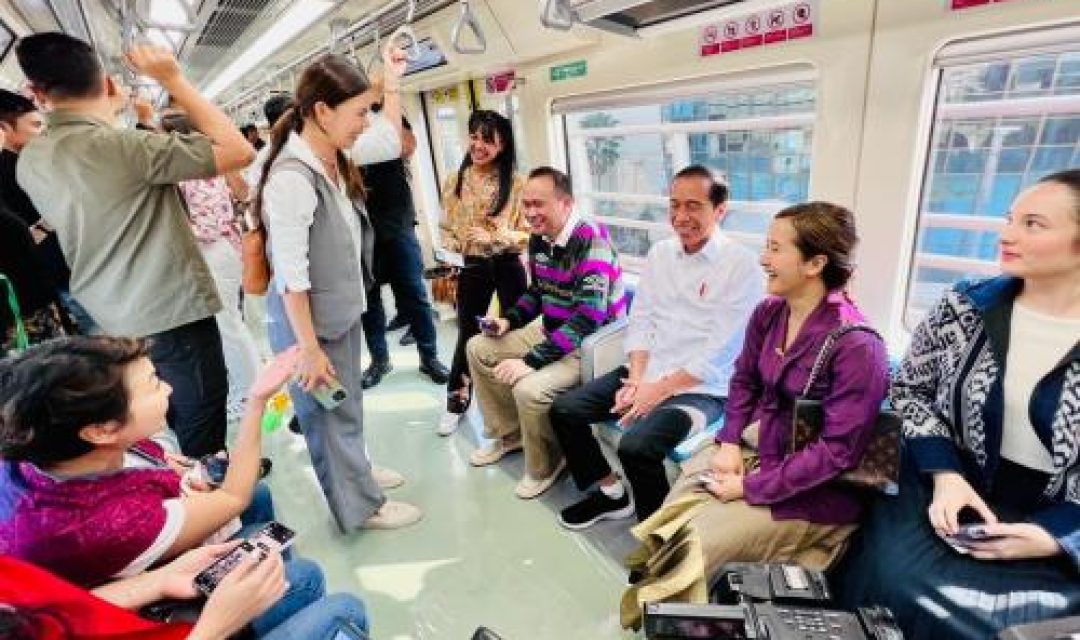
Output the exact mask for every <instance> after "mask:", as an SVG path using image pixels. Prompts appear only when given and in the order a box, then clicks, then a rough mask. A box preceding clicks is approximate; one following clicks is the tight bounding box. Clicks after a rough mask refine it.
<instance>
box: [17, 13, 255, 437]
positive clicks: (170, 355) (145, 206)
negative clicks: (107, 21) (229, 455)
mask: <svg viewBox="0 0 1080 640" xmlns="http://www.w3.org/2000/svg"><path fill="white" fill-rule="evenodd" d="M16 52H17V55H18V59H19V66H21V67H22V70H23V73H25V74H26V77H27V78H28V79H29V81H30V83H31V86H32V88H33V90H34V92H35V93H36V94H38V95H40V96H41V97H42V98H43V99H45V100H47V101H48V102H50V103H51V104H52V105H53V107H54V108H55V110H54V111H53V112H52V113H51V114H49V125H48V130H47V131H46V132H45V133H44V134H43V135H42V136H41V137H39V138H37V139H36V140H34V141H33V142H31V143H30V144H29V145H27V147H26V149H25V150H24V151H23V153H22V157H21V158H20V160H19V169H18V172H19V183H20V184H21V185H22V186H23V187H24V188H25V189H26V192H27V193H28V194H29V195H30V198H31V200H33V202H34V205H35V206H37V208H38V209H39V210H40V211H42V213H43V215H44V216H45V219H46V221H47V222H49V224H51V225H52V226H53V227H55V228H56V231H57V234H58V236H59V238H60V246H61V248H62V249H63V251H64V255H65V256H66V257H67V261H68V264H69V265H70V266H71V272H72V273H71V293H72V295H73V296H74V297H75V299H76V301H77V302H79V303H80V304H81V305H82V306H84V307H85V308H86V310H87V311H88V312H89V313H90V316H91V317H92V318H93V319H94V321H95V322H96V323H97V324H98V325H99V326H100V327H101V329H102V330H103V331H104V332H106V333H110V334H114V335H126V336H140V337H150V338H152V340H151V343H152V346H151V347H150V358H151V360H152V361H153V362H154V365H155V367H156V368H157V371H158V375H160V376H161V378H162V379H163V380H165V381H166V382H168V383H169V385H170V386H172V388H173V394H172V396H171V397H170V399H169V412H168V422H169V425H170V426H171V427H172V428H173V430H175V431H176V434H177V436H178V438H179V440H180V447H181V449H183V451H184V453H185V454H187V455H189V456H192V457H196V456H202V455H207V454H210V453H215V452H217V451H219V450H221V449H222V448H224V446H225V423H226V417H225V402H226V396H227V394H228V380H227V375H226V371H225V359H224V357H223V356H222V347H221V334H220V333H219V331H218V326H217V322H216V321H215V320H214V314H215V313H217V312H218V311H220V310H221V302H220V299H219V298H218V295H217V290H216V287H215V286H214V280H213V276H212V275H211V274H210V269H209V268H208V267H207V266H206V262H205V261H204V260H203V258H202V255H201V254H200V253H199V248H198V246H197V243H196V242H195V238H194V236H192V234H191V229H190V228H189V227H188V222H187V211H186V209H185V207H184V203H183V200H182V199H181V196H180V191H179V189H177V187H176V185H177V184H178V183H180V182H183V181H184V180H192V179H196V178H207V177H210V176H213V175H219V174H223V173H227V172H229V171H236V170H238V169H240V168H242V167H243V166H244V165H246V164H247V163H249V162H251V160H252V158H253V157H254V155H255V153H254V151H253V150H252V148H251V145H249V144H248V143H247V141H245V140H244V137H243V136H242V135H240V132H239V131H238V130H237V129H236V127H235V126H234V125H233V123H232V122H230V121H229V118H228V117H227V116H226V115H225V114H224V113H222V112H221V110H220V109H218V108H217V107H215V106H214V105H212V104H211V103H210V102H208V101H207V100H206V99H205V98H203V97H202V96H200V95H199V93H198V91H197V90H196V89H195V88H194V87H193V86H192V85H191V84H190V83H189V82H188V81H187V79H186V78H184V75H183V73H182V72H181V71H180V66H179V65H178V64H177V62H176V58H175V57H174V56H173V54H172V53H171V52H170V51H169V50H167V49H165V48H162V47H157V46H152V45H147V46H137V47H135V48H134V49H132V50H131V51H130V52H128V53H127V59H128V62H129V64H130V65H131V66H132V67H133V68H134V69H135V71H136V72H137V73H139V74H141V75H144V76H147V77H149V78H152V79H154V80H155V81H157V82H158V83H159V84H160V85H161V86H162V88H164V89H165V90H166V91H167V92H168V93H169V94H170V95H171V96H172V97H173V99H174V100H175V101H176V103H177V104H178V105H179V106H180V107H182V108H183V109H184V110H185V111H187V113H188V115H189V117H190V118H191V121H192V123H194V125H195V126H196V127H197V128H198V129H199V130H200V131H203V132H205V134H206V135H192V136H177V135H166V134H161V133H154V132H150V131H141V130H137V129H121V128H118V127H117V126H116V117H117V113H118V110H119V108H120V107H121V105H122V104H123V102H124V100H123V97H124V93H125V92H124V90H123V88H122V87H121V86H120V85H119V84H117V81H116V80H115V79H113V78H112V77H110V76H108V75H106V73H105V72H104V70H103V69H102V66H101V63H100V62H99V60H98V56H97V54H96V53H95V52H94V50H93V49H92V48H91V47H90V45H88V44H86V43H85V42H83V41H81V40H78V39H76V38H73V37H71V36H68V35H64V34H62V33H41V34H36V35H32V36H29V37H26V38H23V39H22V40H21V41H20V42H19V45H18V48H17V50H16Z"/></svg>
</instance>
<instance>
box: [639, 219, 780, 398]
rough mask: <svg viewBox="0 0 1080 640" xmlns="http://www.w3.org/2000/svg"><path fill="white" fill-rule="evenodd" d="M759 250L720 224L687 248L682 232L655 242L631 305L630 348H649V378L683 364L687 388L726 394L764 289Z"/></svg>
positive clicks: (659, 376) (671, 370)
mask: <svg viewBox="0 0 1080 640" xmlns="http://www.w3.org/2000/svg"><path fill="white" fill-rule="evenodd" d="M764 280H765V279H764V275H763V274H762V271H761V268H760V267H759V266H758V261H757V256H755V255H754V253H753V252H752V251H750V249H748V248H746V247H744V246H743V245H741V244H739V243H738V242H736V241H735V240H732V239H731V238H729V237H727V236H726V235H725V234H724V233H723V232H722V231H720V230H719V229H717V230H715V231H714V232H713V234H712V236H711V237H710V238H709V241H708V242H707V243H706V244H705V246H704V247H702V248H701V250H700V251H698V252H696V253H693V254H688V253H686V251H684V250H683V247H682V244H681V243H680V242H679V239H678V238H677V237H670V238H666V239H664V240H661V241H660V242H658V243H656V244H655V245H653V248H652V249H651V250H650V251H649V255H648V257H647V258H646V261H645V268H644V270H643V271H642V273H641V277H640V279H639V280H638V287H637V291H636V293H635V295H634V300H633V303H632V304H631V307H630V323H629V328H628V330H627V334H626V343H625V348H626V352H627V353H630V352H631V351H647V352H648V353H649V362H648V366H647V367H646V370H645V381H646V382H654V381H656V380H659V379H660V378H662V377H664V376H666V375H669V374H672V373H674V372H676V371H678V370H680V369H682V370H684V371H686V373H688V374H690V375H692V376H694V377H695V378H697V379H698V380H701V383H700V384H698V385H697V386H695V387H693V388H692V389H689V390H687V393H704V394H708V395H713V396H727V388H728V382H729V381H730V380H731V375H732V372H733V370H734V364H735V359H736V358H737V357H738V356H739V352H740V351H741V350H742V341H743V333H744V332H745V330H746V322H747V320H748V319H749V318H750V314H751V312H753V310H754V307H755V306H757V304H758V302H760V301H761V299H762V297H763V296H764V293H765V282H764Z"/></svg>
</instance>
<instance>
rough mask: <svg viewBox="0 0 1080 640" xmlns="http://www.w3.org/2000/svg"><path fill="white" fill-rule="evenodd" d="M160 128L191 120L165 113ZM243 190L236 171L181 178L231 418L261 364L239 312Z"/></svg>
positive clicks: (186, 127)
mask: <svg viewBox="0 0 1080 640" xmlns="http://www.w3.org/2000/svg"><path fill="white" fill-rule="evenodd" d="M162 128H164V129H165V131H166V132H173V131H176V132H178V133H190V132H191V124H190V122H189V121H188V119H187V116H186V115H184V114H182V113H171V114H168V115H166V116H164V117H163V118H162ZM247 191H248V188H247V185H246V183H244V181H243V180H242V179H240V178H239V177H238V176H236V175H229V176H216V177H213V178H206V179H203V180H188V181H187V182H181V183H180V192H181V193H183V194H184V200H185V201H186V202H187V205H188V218H189V221H190V223H191V231H192V233H194V234H195V239H196V240H198V241H199V249H200V250H201V251H202V255H203V258H204V259H205V260H206V264H207V265H208V266H209V267H210V272H211V274H213V276H214V282H215V283H216V284H217V288H218V294H219V295H220V296H221V302H222V306H223V308H222V310H221V312H220V313H218V314H217V316H216V318H217V323H218V328H219V329H220V331H221V344H222V346H223V347H224V352H225V366H226V367H227V368H228V370H229V401H228V415H229V419H230V420H235V419H238V418H240V416H242V415H243V413H244V402H245V401H246V398H245V394H246V390H247V389H248V388H249V387H250V386H251V383H252V382H254V380H255V376H256V375H257V374H258V372H259V364H260V359H259V350H258V347H257V346H256V344H255V338H254V337H252V335H251V332H250V331H249V330H248V328H247V325H245V324H244V318H243V316H242V315H241V314H240V281H241V277H242V273H243V263H242V261H241V257H240V224H239V219H238V217H237V215H236V211H235V210H234V209H233V197H234V196H235V198H236V200H238V201H244V200H246V199H247V195H248V194H247Z"/></svg>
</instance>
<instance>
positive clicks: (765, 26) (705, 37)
mask: <svg viewBox="0 0 1080 640" xmlns="http://www.w3.org/2000/svg"><path fill="white" fill-rule="evenodd" d="M950 1H951V2H959V1H961V0H950ZM986 1H989V0H986ZM999 1H1002V2H1003V1H1004V0H999ZM817 5H818V0H800V1H799V2H790V3H788V4H785V5H781V6H779V7H773V8H772V9H766V10H764V11H758V12H756V13H748V14H746V15H743V16H740V17H736V18H729V19H727V20H724V21H723V22H720V23H717V24H710V25H706V26H704V27H702V29H701V42H700V46H699V48H698V50H699V53H700V54H701V56H702V57H707V56H714V55H717V54H720V53H730V52H732V51H739V50H741V49H751V48H753V47H760V46H762V45H768V44H775V43H777V42H787V41H788V40H798V39H800V38H809V37H810V36H812V35H814V22H815V21H816V20H817V17H818V8H817Z"/></svg>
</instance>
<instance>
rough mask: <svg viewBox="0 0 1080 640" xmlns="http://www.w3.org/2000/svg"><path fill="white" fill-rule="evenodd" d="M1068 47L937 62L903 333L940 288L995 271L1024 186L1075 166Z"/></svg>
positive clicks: (1078, 148)
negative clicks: (1006, 223) (1009, 216)
mask: <svg viewBox="0 0 1080 640" xmlns="http://www.w3.org/2000/svg"><path fill="white" fill-rule="evenodd" d="M1072 42H1073V43H1075V40H1073V41H1072ZM1071 48H1072V50H1063V51H1052V52H1039V53H1035V54H1027V55H1024V54H1021V55H1016V54H1013V55H1012V56H1007V55H1000V56H996V57H993V58H991V59H987V57H986V56H985V55H984V56H982V57H981V59H979V60H978V61H977V62H971V63H963V61H961V62H960V63H958V64H957V63H954V64H945V65H939V68H940V73H939V80H938V94H937V104H936V106H935V111H934V118H933V124H932V130H931V136H930V149H929V154H928V158H927V162H926V166H925V170H924V174H923V181H922V194H921V197H920V201H919V202H920V206H919V218H918V228H917V238H918V240H917V244H916V250H915V253H914V256H913V259H912V264H911V277H910V278H909V284H908V295H907V305H906V308H905V314H904V321H905V324H906V325H907V326H908V327H913V326H914V325H915V324H916V323H917V322H918V321H919V320H920V319H921V318H922V316H923V315H924V314H925V312H926V311H927V310H928V308H929V306H930V305H932V304H933V303H934V301H935V300H936V299H937V298H938V297H939V296H940V295H941V294H942V291H943V290H944V289H945V288H946V287H948V286H950V285H952V284H954V283H955V282H957V281H958V280H960V279H962V278H966V277H985V276H990V275H995V274H997V273H998V266H997V241H998V234H999V231H1000V229H1001V226H1002V224H1003V220H1004V216H1005V213H1006V212H1007V211H1008V208H1009V205H1010V203H1011V202H1012V200H1013V198H1014V197H1015V196H1016V194H1017V193H1018V192H1019V191H1020V190H1021V189H1023V188H1025V187H1027V186H1029V185H1031V184H1032V183H1034V182H1035V181H1036V180H1038V179H1039V178H1041V177H1042V176H1044V175H1046V174H1048V173H1052V172H1054V171H1059V170H1061V169H1066V168H1068V167H1075V166H1078V165H1080V48H1077V47H1076V45H1075V44H1073V45H1071ZM999 50H1000V51H1015V50H1016V48H1015V47H1007V46H1005V45H1002V46H1001V48H1000V49H999ZM939 58H940V56H939Z"/></svg>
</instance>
